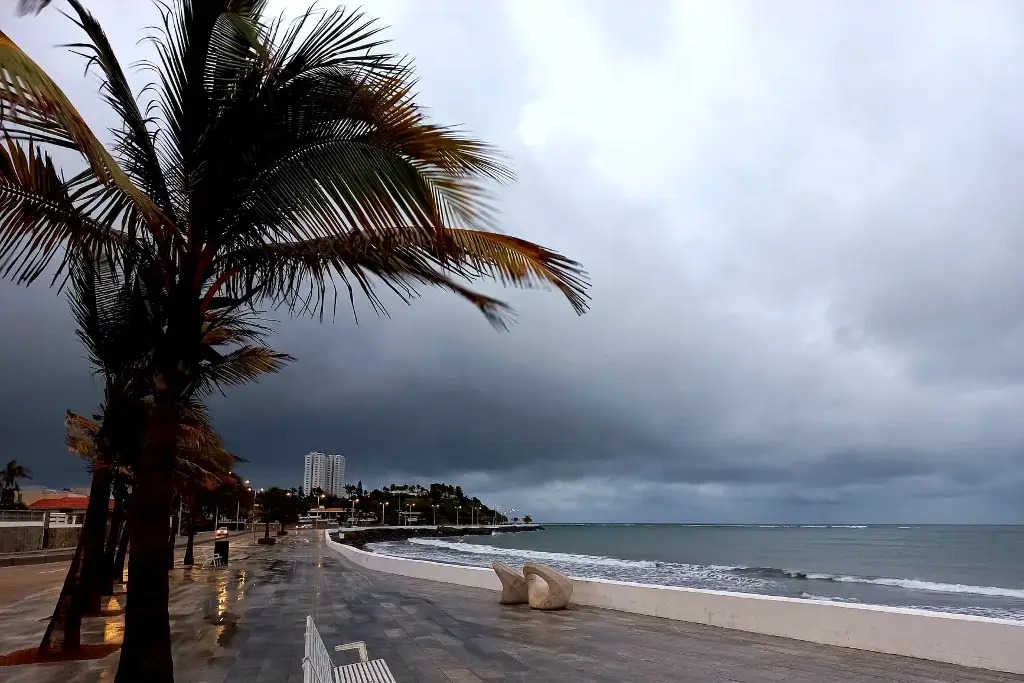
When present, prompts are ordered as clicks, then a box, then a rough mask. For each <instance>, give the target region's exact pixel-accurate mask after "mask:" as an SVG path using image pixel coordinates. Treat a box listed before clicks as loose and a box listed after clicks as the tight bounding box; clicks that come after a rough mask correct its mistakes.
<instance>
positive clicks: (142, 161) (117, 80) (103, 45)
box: [68, 0, 174, 220]
mask: <svg viewBox="0 0 1024 683" xmlns="http://www.w3.org/2000/svg"><path fill="white" fill-rule="evenodd" d="M68 2H69V4H70V5H71V7H72V9H73V10H74V11H75V14H76V17H75V18H74V19H73V21H74V22H75V24H76V25H77V26H78V27H79V28H80V29H82V30H83V31H84V32H85V34H86V35H87V36H88V38H89V41H90V42H88V43H76V44H73V45H69V46H68V47H71V48H74V49H75V51H76V53H77V54H80V55H82V56H83V57H85V58H86V59H87V60H88V63H89V64H90V65H92V64H95V65H97V66H98V67H99V68H100V70H101V71H102V73H103V80H102V84H101V87H100V92H101V93H102V95H103V99H104V100H105V101H106V103H107V104H108V105H110V107H111V109H113V110H114V112H115V113H116V114H117V115H118V116H119V117H120V119H121V121H122V124H123V128H122V129H121V130H117V131H116V134H117V147H116V149H115V151H116V153H117V156H118V157H119V158H120V159H121V160H122V162H123V163H124V164H125V170H126V172H127V173H128V175H129V176H130V177H131V178H133V179H134V181H135V183H136V184H137V185H138V187H139V188H140V189H141V190H142V191H143V192H145V193H146V194H147V195H148V196H150V197H153V199H154V200H155V201H156V203H157V204H158V205H159V206H160V209H161V210H162V211H163V212H164V214H165V215H166V216H168V217H169V218H171V219H172V220H173V218H174V207H173V205H172V203H171V199H170V192H169V190H168V187H167V183H166V180H165V179H164V174H163V169H162V168H161V166H160V159H159V155H158V154H157V150H156V145H155V143H154V134H153V132H151V131H150V129H149V126H148V123H149V121H148V120H147V119H146V118H145V117H144V116H143V114H142V111H141V110H140V109H139V105H138V102H137V101H136V99H135V95H134V93H132V90H131V87H130V86H129V84H128V79H127V78H126V77H125V74H124V71H123V69H122V68H121V64H120V62H119V61H118V59H117V55H116V54H115V53H114V48H113V46H111V44H110V41H109V40H108V39H107V35H106V33H104V31H103V29H102V27H101V26H100V25H99V23H98V22H97V21H96V19H95V17H93V15H92V14H91V13H89V11H88V10H86V9H85V7H83V6H82V4H81V2H79V0H68Z"/></svg>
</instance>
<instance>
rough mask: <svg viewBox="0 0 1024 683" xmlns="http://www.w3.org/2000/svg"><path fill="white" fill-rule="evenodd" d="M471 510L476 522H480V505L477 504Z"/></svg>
mask: <svg viewBox="0 0 1024 683" xmlns="http://www.w3.org/2000/svg"><path fill="white" fill-rule="evenodd" d="M473 511H474V512H475V513H476V523H477V524H480V506H479V505H477V506H476V507H475V508H473Z"/></svg>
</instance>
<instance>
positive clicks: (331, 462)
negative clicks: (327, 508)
mask: <svg viewBox="0 0 1024 683" xmlns="http://www.w3.org/2000/svg"><path fill="white" fill-rule="evenodd" d="M313 489H321V490H322V491H323V492H324V493H326V494H327V495H331V496H337V497H339V498H340V497H342V496H344V495H345V456H344V455H328V454H326V453H317V452H315V451H314V452H313V453H307V454H306V463H305V467H304V468H303V471H302V490H303V491H305V492H306V493H309V492H310V491H312V490H313Z"/></svg>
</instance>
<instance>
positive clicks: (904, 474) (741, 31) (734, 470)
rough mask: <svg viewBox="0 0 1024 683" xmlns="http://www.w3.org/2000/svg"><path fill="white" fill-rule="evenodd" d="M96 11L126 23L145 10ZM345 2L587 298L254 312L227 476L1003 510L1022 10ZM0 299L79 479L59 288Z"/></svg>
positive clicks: (53, 463)
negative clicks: (495, 178)
mask: <svg viewBox="0 0 1024 683" xmlns="http://www.w3.org/2000/svg"><path fill="white" fill-rule="evenodd" d="M93 6H94V7H95V9H96V12H97V14H98V15H100V17H101V19H102V20H103V21H104V24H105V26H107V28H108V30H109V32H110V33H111V35H112V37H113V39H114V41H115V43H116V44H119V45H122V46H124V49H127V50H129V52H130V51H132V50H137V49H139V48H135V47H134V39H133V37H134V36H135V35H136V31H137V29H138V27H140V26H142V25H144V24H146V23H148V22H149V21H150V14H151V10H148V9H145V8H143V9H139V8H138V7H135V6H134V4H133V8H132V10H131V11H130V12H126V11H124V10H123V8H121V7H120V4H118V6H117V7H118V9H117V10H116V11H115V10H114V9H113V8H114V6H115V5H114V3H113V2H111V0H95V2H94V3H93ZM278 6H282V7H284V6H287V7H289V8H291V7H292V6H291V5H285V4H284V3H278ZM648 9H649V11H646V10H648ZM289 11H294V10H293V9H289ZM370 11H372V12H375V13H379V15H380V16H381V17H382V18H383V20H384V21H385V22H386V23H388V24H390V25H391V30H390V35H391V36H393V37H394V38H395V40H396V42H397V45H398V47H399V48H400V49H402V50H405V51H408V52H409V53H410V54H412V55H414V56H415V57H416V60H417V63H418V65H419V69H420V73H421V76H422V80H421V88H420V90H421V93H422V98H423V100H424V101H425V102H426V103H428V104H429V105H430V106H431V110H432V112H433V113H434V114H435V115H436V116H437V118H438V119H439V120H442V121H445V122H450V121H455V122H460V123H464V124H466V125H467V126H468V127H469V128H471V129H472V130H473V131H474V132H476V133H477V134H479V135H480V136H482V137H484V138H485V139H488V140H491V141H493V142H495V143H496V144H499V145H500V146H502V148H503V149H505V150H506V151H507V152H508V154H509V155H510V157H511V158H512V160H513V162H514V165H515V168H516V170H517V171H518V173H519V175H520V182H519V183H518V184H516V185H513V186H511V187H508V188H502V189H500V190H499V191H498V200H499V206H500V208H501V210H502V221H503V225H504V226H505V227H506V228H507V229H508V230H509V231H510V232H513V233H515V234H518V235H521V236H524V237H527V238H530V239H535V240H537V241H540V242H542V243H544V244H546V245H549V246H551V247H554V248H556V249H559V250H560V251H563V252H565V253H567V254H569V255H571V256H573V257H575V258H577V259H579V260H581V261H583V262H584V263H585V264H586V265H587V267H588V269H589V270H590V272H591V274H592V278H593V281H594V287H593V291H592V294H593V297H594V301H593V310H592V311H591V312H590V313H589V314H588V315H587V316H585V317H583V318H577V317H575V316H574V315H573V314H572V312H571V310H570V309H569V307H568V306H567V305H566V304H565V302H564V301H560V300H559V299H558V298H557V297H556V296H555V295H553V294H547V295H545V294H543V293H539V292H525V293H518V292H517V293H508V298H509V299H510V301H511V302H512V303H513V304H514V305H515V306H516V308H517V309H518V310H519V319H520V324H519V325H518V326H517V327H516V328H514V329H513V331H512V332H511V333H508V334H501V335H499V334H496V333H494V332H493V331H492V330H491V329H490V328H489V327H488V326H487V324H486V323H485V322H484V321H483V320H481V319H480V318H479V316H478V315H476V314H475V313H474V311H472V310H470V309H469V308H467V307H466V306H465V305H462V304H461V302H458V301H454V300H452V299H451V298H450V297H445V296H444V295H443V294H441V293H436V292H429V293H426V294H425V295H424V297H423V298H422V299H420V300H419V301H417V302H415V304H414V305H413V306H412V307H405V306H403V305H400V304H396V305H395V306H393V307H392V309H391V312H392V318H391V319H377V318H374V317H372V316H370V315H368V313H367V312H366V311H365V310H364V311H362V315H361V316H360V324H359V325H358V326H356V325H355V324H354V323H353V321H352V319H351V317H348V316H346V315H345V314H340V315H339V317H338V320H337V321H336V322H335V324H333V325H332V324H326V325H320V324H317V323H313V322H311V321H281V322H280V324H279V329H280V334H279V335H278V336H277V337H276V338H275V340H274V343H275V345H276V346H277V347H278V348H280V349H281V350H285V351H288V352H290V353H292V354H293V355H295V356H297V357H298V358H299V362H298V363H296V364H295V365H294V366H293V367H290V368H289V369H288V370H287V371H286V372H285V373H283V374H282V375H280V376H278V377H274V378H272V379H270V380H268V381H267V382H265V383H264V384H262V385H261V386H259V387H253V388H247V389H242V390H237V391H234V392H232V394H231V395H230V397H229V400H218V401H215V402H214V410H215V415H216V417H217V421H218V425H219V427H220V428H221V429H222V431H223V432H224V434H225V435H226V436H227V438H228V440H229V445H230V446H231V447H232V448H234V449H235V450H236V451H237V452H238V453H239V454H241V455H243V456H244V457H246V458H248V459H249V461H250V463H249V464H248V465H247V466H246V469H245V472H246V474H247V476H249V477H250V478H252V479H254V480H258V481H260V482H261V483H262V482H266V483H267V484H268V485H269V484H272V483H280V484H294V483H297V478H298V470H299V467H300V463H301V456H302V455H303V454H304V453H305V452H307V451H309V450H326V451H332V452H342V453H345V454H346V455H347V456H348V457H349V459H350V465H349V467H350V472H351V474H352V476H353V477H354V478H357V479H362V480H363V482H364V483H365V484H373V485H377V484H381V483H390V482H391V481H400V480H405V479H410V478H415V479H418V480H421V481H427V480H439V479H447V480H457V481H460V482H462V483H463V485H464V487H465V488H467V490H469V491H471V492H474V493H477V494H479V495H481V496H482V497H484V498H485V499H486V500H490V501H494V502H497V503H501V504H503V505H506V506H508V505H513V506H515V507H517V508H520V509H523V510H528V511H530V512H533V513H534V516H536V517H540V518H548V519H567V520H586V519H593V520H623V519H637V520H661V521H672V520H685V521H714V520H718V521H725V522H738V521H752V520H756V521H772V520H777V521H798V520H805V521H813V520H818V521H844V520H846V521H856V520H861V521H913V522H928V521H934V522H956V521H966V522H972V521H1015V522H1020V521H1024V505H1022V503H1021V502H1020V497H1019V494H1018V491H1019V490H1020V487H1021V485H1022V484H1024V460H1022V458H1021V457H1020V454H1021V452H1022V445H1024V427H1022V426H1021V421H1020V420H1019V419H1018V416H1017V413H1018V406H1019V405H1020V403H1021V399H1022V398H1024V354H1022V351H1021V349H1022V348H1024V347H1022V344H1021V342H1022V341H1024V329H1022V321H1024V303H1022V300H1021V298H1020V296H1019V295H1018V292H1021V291H1024V267H1022V266H1024V257H1022V254H1024V231H1022V229H1021V226H1020V220H1019V218H1018V216H1020V215H1022V209H1024V205H1022V200H1021V199H1019V193H1018V192H1015V189H1016V188H1015V187H1014V185H1015V182H1016V180H1017V179H1018V178H1019V177H1021V176H1022V174H1024V161H1022V158H1024V157H1021V155H1020V154H1019V148H1020V146H1021V144H1022V142H1024V140H1022V136H1024V133H1022V132H1021V131H1022V130H1024V129H1022V128H1021V127H1020V124H1019V122H1020V121H1021V120H1024V117H1022V114H1024V92H1022V86H1021V85H1020V84H1021V83H1024V79H1022V78H1021V77H1020V76H1021V74H1020V73H1018V72H1019V71H1020V67H1019V66H1018V65H1019V64H1024V59H1022V57H1024V54H1022V52H1024V43H1022V42H1021V41H1020V40H1019V37H1018V36H1019V35H1020V31H1021V29H1022V28H1024V10H1022V9H1021V8H1019V7H1018V6H1016V5H1014V4H1012V3H972V4H971V5H970V6H967V5H964V4H962V3H954V2H946V3H935V2H918V3H913V2H910V3H903V4H901V5H900V6H899V7H886V8H884V9H883V8H880V7H878V8H875V7H868V6H864V5H859V4H850V3H816V4H815V5H813V6H809V5H807V3H774V4H773V5H772V6H771V7H770V8H769V7H767V6H763V7H762V6H759V5H757V4H755V3H750V4H745V3H728V2H714V3H710V2H709V3H685V4H684V3H668V2H662V3H652V4H650V5H645V12H643V13H641V12H636V11H634V10H632V9H629V8H628V7H627V6H626V5H625V4H623V3H620V2H614V1H612V0H608V1H607V2H596V3H595V2H581V1H577V2H553V3H546V4H545V5H544V8H543V11H542V10H541V9H540V8H539V6H534V5H532V4H531V3H509V4H496V3H483V4H481V3H472V2H463V1H461V0H450V1H447V2H437V3H413V2H406V1H398V0H389V1H388V2H381V3H375V4H374V5H373V7H372V8H370ZM0 20H2V21H3V24H4V30H5V31H9V32H10V33H11V35H13V36H14V37H15V39H16V40H18V41H20V42H21V43H22V44H23V45H25V46H26V48H27V49H28V51H29V52H30V53H31V54H33V55H35V56H37V58H40V60H41V61H43V62H44V63H45V64H46V66H47V67H48V68H51V69H52V70H53V72H54V73H55V75H57V76H58V80H59V81H60V82H61V83H62V84H63V85H64V86H65V87H66V89H67V90H68V92H69V93H70V94H71V95H72V97H73V99H74V100H75V101H76V102H79V103H89V104H88V106H85V107H83V109H84V110H85V111H86V113H87V115H88V116H89V118H90V120H91V121H93V122H94V123H95V124H96V125H102V124H104V123H105V122H107V119H106V118H105V115H104V112H103V109H102V107H101V106H100V105H99V104H98V100H97V99H96V98H95V96H94V93H93V92H92V88H94V85H93V84H90V83H88V82H86V81H85V80H83V79H81V77H80V75H81V71H80V64H78V63H77V62H74V61H73V60H71V59H69V58H68V57H67V56H66V55H64V54H63V53H60V52H58V51H57V50H54V49H51V48H50V47H49V46H50V45H51V44H53V43H57V42H67V36H68V35H69V34H68V33H66V32H65V33H53V32H51V30H50V29H49V26H47V30H46V31H45V32H44V31H43V30H42V28H41V26H42V25H41V24H39V23H38V22H34V23H33V22H29V21H28V20H13V19H11V18H10V17H9V16H5V17H3V18H2V19H0ZM0 304H2V306H3V308H2V311H0V315H2V320H3V325H4V329H5V331H6V334H5V335H4V337H3V341H2V342H0V343H2V352H3V353H2V357H3V358H5V359H6V362H7V367H5V368H4V371H3V374H2V381H3V382H4V385H3V386H4V391H3V395H2V398H3V400H4V415H5V417H4V418H3V425H4V432H5V434H6V435H7V438H6V439H5V443H6V444H9V446H10V447H11V448H12V449H14V452H15V455H16V456H17V457H18V458H19V459H23V460H25V461H26V462H28V463H29V464H30V465H31V466H34V467H35V469H36V470H37V472H38V473H39V475H40V479H41V480H45V481H47V482H50V483H54V484H62V483H71V482H73V481H80V480H81V479H82V477H83V473H82V470H81V468H80V466H78V464H77V463H74V462H73V461H72V460H70V458H69V457H68V456H66V455H65V454H64V453H63V448H62V446H61V436H60V432H59V426H60V416H61V414H62V411H63V410H64V409H65V408H68V407H71V408H77V409H79V410H88V409H89V407H90V405H91V404H90V403H89V402H90V401H92V404H94V403H95V400H96V389H95V387H94V385H93V383H92V382H91V380H90V378H89V376H88V371H87V368H86V366H85V364H84V362H83V361H82V360H81V356H82V353H81V352H80V350H79V349H78V348H77V346H76V344H75V342H74V340H73V338H72V336H71V328H70V324H69V321H68V317H67V315H66V313H64V312H63V307H62V303H61V302H60V299H59V297H57V295H55V294H54V293H53V292H49V291H47V290H44V289H33V290H31V291H29V292H26V291H25V290H22V289H17V288H14V287H13V286H11V285H6V286H0Z"/></svg>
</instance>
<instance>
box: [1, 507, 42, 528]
mask: <svg viewBox="0 0 1024 683" xmlns="http://www.w3.org/2000/svg"><path fill="white" fill-rule="evenodd" d="M44 514H46V513H44V512H42V511H41V510H0V524H2V523H3V522H17V523H19V524H25V525H29V524H38V525H40V526H42V524H43V515H44Z"/></svg>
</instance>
